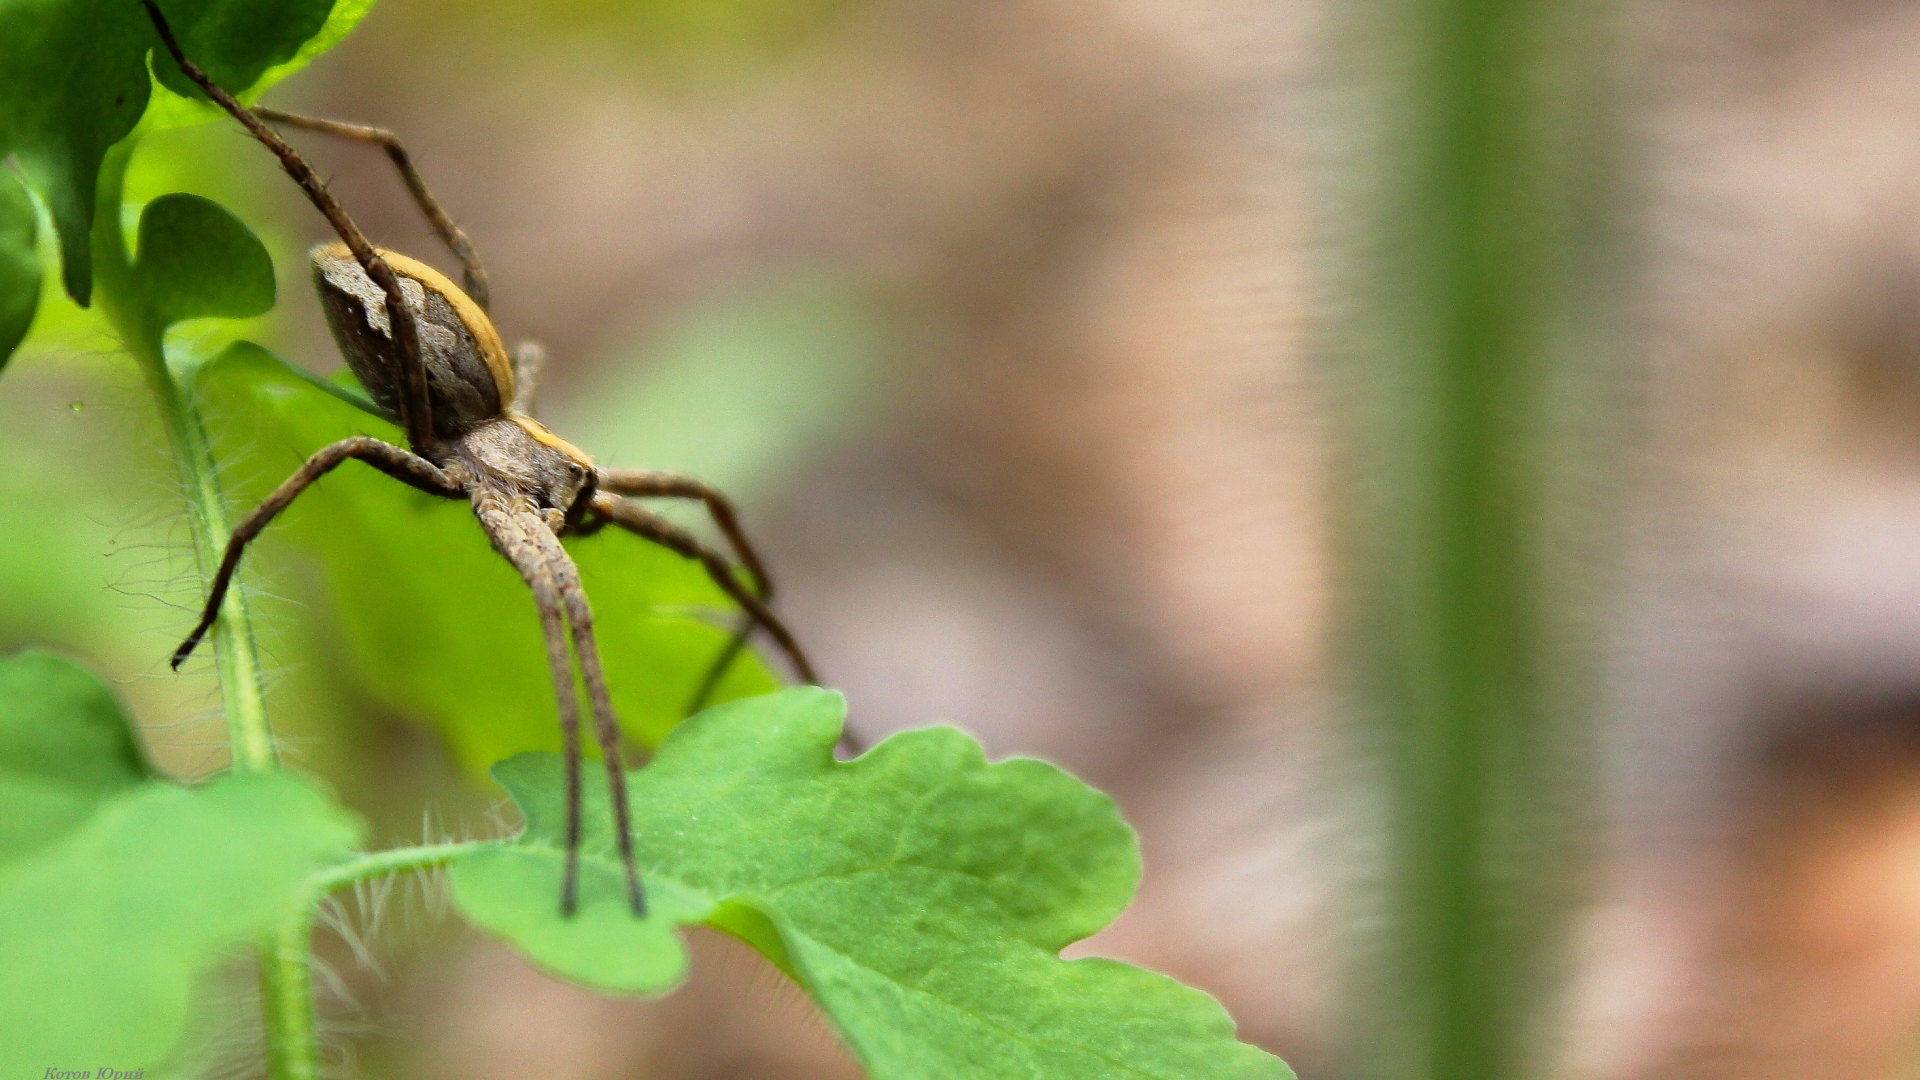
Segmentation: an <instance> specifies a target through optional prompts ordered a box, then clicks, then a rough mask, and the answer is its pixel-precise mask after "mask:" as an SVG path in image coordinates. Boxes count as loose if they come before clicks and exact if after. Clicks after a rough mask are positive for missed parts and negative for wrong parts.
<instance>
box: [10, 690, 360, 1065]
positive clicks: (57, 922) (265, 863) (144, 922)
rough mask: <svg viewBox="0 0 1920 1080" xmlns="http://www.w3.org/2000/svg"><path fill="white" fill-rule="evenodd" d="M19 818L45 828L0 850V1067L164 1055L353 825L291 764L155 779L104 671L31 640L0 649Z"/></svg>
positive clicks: (352, 836)
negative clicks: (215, 971)
mask: <svg viewBox="0 0 1920 1080" xmlns="http://www.w3.org/2000/svg"><path fill="white" fill-rule="evenodd" d="M50 793H51V796H52V798H50V797H49V796H50ZM56 803H57V805H58V807H59V809H58V812H57V813H54V814H52V815H49V814H48V813H47V807H48V806H49V805H54V804H56ZM16 815H22V816H28V817H32V816H36V815H37V817H38V820H41V821H43V822H46V823H48V825H49V827H48V828H46V829H44V830H43V831H41V832H39V833H38V834H29V833H24V832H19V831H16V832H14V833H13V834H11V836H10V839H11V841H12V842H11V843H10V845H9V847H8V849H7V850H6V851H5V852H4V853H0V926H4V927H5V928H6V947H5V948H3V949H0V1076H38V1075H40V1074H41V1073H42V1072H43V1071H45V1070H46V1069H47V1068H48V1067H49V1066H74V1065H79V1064H84V1065H86V1066H88V1067H93V1066H98V1065H110V1066H111V1067H113V1068H116V1069H129V1070H130V1069H137V1068H155V1067H157V1066H159V1065H160V1064H162V1063H163V1062H164V1061H165V1060H166V1058H167V1057H168V1056H169V1055H170V1054H171V1053H173V1052H174V1051H175V1050H176V1048H177V1047H176V1044H177V1043H178V1042H179V1040H180V1037H181V1034H182V1031H183V1029H184V1028H185V1026H186V1025H187V1022H188V1019H189V1013H190V1008H191V1006H192V1003H193V997H194V992H195V990H196V988H197V987H198V986H199V984H200V983H201V981H202V980H203V979H204V977H205V976H206V974H207V973H208V971H209V970H210V969H211V968H212V967H213V966H214V965H216V964H218V963H219V962H220V961H221V959H222V958H223V957H224V956H226V955H228V954H229V953H231V952H232V951H233V949H234V948H235V947H236V946H238V945H241V944H243V943H245V942H248V941H251V940H253V939H254V938H256V937H257V936H258V935H259V934H260V933H262V932H264V931H265V930H266V929H267V928H268V927H269V926H270V925H272V924H273V923H274V922H275V921H276V920H278V919H279V918H282V917H284V916H285V914H286V913H287V910H288V908H289V905H290V904H291V903H292V901H293V898H294V896H295V895H296V891H297V889H298V888H299V886H300V884H301V882H302V881H303V880H304V879H305V878H306V877H307V876H308V875H310V874H312V873H313V872H314V871H316V870H318V869H320V868H321V867H322V866H324V865H326V864H327V863H328V862H330V861H332V860H333V859H335V858H337V857H338V856H339V855H340V854H341V853H342V852H343V851H345V850H346V849H347V848H348V847H349V846H350V845H352V844H353V843H354V842H355V841H356V839H357V832H358V830H357V827H356V826H355V825H354V824H353V823H352V822H351V821H350V820H349V819H348V818H347V817H346V816H345V815H344V814H343V813H342V812H341V811H340V810H339V809H337V808H336V807H334V806H333V805H332V804H331V803H329V802H328V801H327V799H326V798H325V797H324V796H323V795H321V794H320V793H319V792H318V791H315V790H314V789H313V788H312V787H311V786H310V785H308V784H307V783H305V782H303V781H301V780H299V779H297V778H295V777H292V776H289V775H286V774H272V775H257V774H256V775H244V776H230V777H226V778H224V779H221V780H217V781H214V782H213V783H211V784H207V785H205V786H203V787H198V788H183V787H179V786H176V785H174V784H171V783H167V782H165V781H163V780H160V779H156V778H154V777H153V776H152V775H151V774H150V773H149V772H148V770H147V769H146V767H145V765H144V764H143V763H142V761H141V759H140V757H139V754H138V752H137V750H136V749H135V748H134V743H133V736H132V734H131V732H130V731H129V729H128V725H127V722H126V720H125V718H124V716H122V715H121V713H120V710H119V709H118V708H117V707H116V706H115V705H114V703H113V700H112V698H111V696H110V695H109V694H108V692H107V690H106V688H105V687H104V686H103V685H102V684H101V683H100V681H99V680H98V679H97V678H96V677H94V676H93V675H92V674H90V673H88V672H87V671H85V670H84V669H82V668H80V667H79V666H78V665H75V664H73V663H72V662H70V661H66V660H62V659H59V658H57V657H53V656H49V655H47V654H45V653H36V652H27V653H23V654H21V655H19V656H17V657H14V658H13V659H11V660H8V661H6V662H4V663H0V820H8V819H12V818H14V817H15V816H16Z"/></svg>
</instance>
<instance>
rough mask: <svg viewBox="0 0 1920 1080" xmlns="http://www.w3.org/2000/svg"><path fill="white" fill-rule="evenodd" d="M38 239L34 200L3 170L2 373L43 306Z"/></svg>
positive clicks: (0, 249)
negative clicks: (41, 303)
mask: <svg viewBox="0 0 1920 1080" xmlns="http://www.w3.org/2000/svg"><path fill="white" fill-rule="evenodd" d="M39 236H40V224H39V221H38V219H37V217H36V215H35V213H34V209H33V196H32V195H30V194H28V193H27V186H26V185H25V184H23V183H21V181H20V178H19V177H18V176H17V175H15V174H14V173H13V171H12V170H10V169H6V168H0V370H5V369H6V366H7V360H8V358H10V357H11V356H13V350H14V349H16V348H19V346H20V342H21V340H22V339H23V338H25V337H26V336H27V328H28V327H29V326H31V325H33V313H34V311H35V310H36V309H38V308H39V306H40V253H39V250H38V245H39Z"/></svg>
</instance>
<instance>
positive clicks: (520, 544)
mask: <svg viewBox="0 0 1920 1080" xmlns="http://www.w3.org/2000/svg"><path fill="white" fill-rule="evenodd" d="M501 503H502V500H499V499H488V498H484V497H482V498H477V499H475V500H474V510H473V514H474V517H476V518H478V519H479V520H480V527H481V528H482V529H485V530H486V533H487V538H488V539H490V540H492V541H493V548H494V550H495V551H498V552H499V553H500V554H501V556H502V557H504V558H505V559H506V560H507V561H508V562H509V563H512V564H513V568H514V569H515V570H518V571H519V572H520V577H521V578H522V579H523V580H525V581H526V583H527V588H528V589H530V590H532V591H533V606H534V607H535V608H537V609H538V610H539V612H540V629H541V631H542V633H543V634H544V635H545V637H546V641H547V669H548V671H549V673H550V674H551V675H552V677H553V696H554V700H555V701H556V702H557V703H558V704H559V708H560V731H561V734H562V736H563V739H564V743H565V747H566V771H567V854H566V870H565V871H564V873H563V875H562V877H561V881H560V914H561V915H563V916H565V917H567V918H572V917H573V914H574V912H575V911H576V910H578V908H579V905H580V697H579V693H578V692H577V691H576V690H575V689H574V685H573V662H572V660H571V658H570V657H569V655H568V653H567V626H566V613H565V608H564V606H563V604H562V601H561V599H560V585H559V582H558V581H557V580H556V579H555V577H554V574H553V567H552V563H551V561H550V560H549V559H548V558H547V557H546V553H545V552H544V551H543V550H542V549H541V546H540V543H539V540H538V538H537V535H536V533H537V532H539V531H543V530H542V529H541V527H540V526H539V525H538V524H537V523H535V522H534V521H533V519H532V517H531V515H528V514H516V513H513V512H512V511H510V510H507V509H505V508H504V506H502V505H501Z"/></svg>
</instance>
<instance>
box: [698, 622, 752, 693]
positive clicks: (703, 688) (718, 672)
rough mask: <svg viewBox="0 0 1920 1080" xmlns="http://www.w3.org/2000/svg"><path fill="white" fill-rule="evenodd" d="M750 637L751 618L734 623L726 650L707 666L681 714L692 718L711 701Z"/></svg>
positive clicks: (721, 651)
mask: <svg viewBox="0 0 1920 1080" xmlns="http://www.w3.org/2000/svg"><path fill="white" fill-rule="evenodd" d="M752 636H753V619H752V617H751V616H746V617H742V618H741V619H739V620H738V621H736V622H735V623H734V626H733V636H732V637H730V638H728V639H727V646H726V648H724V649H721V650H720V655H719V656H716V657H714V658H713V663H711V664H708V665H707V673H706V674H705V675H703V676H701V677H700V685H699V686H697V687H695V688H694V691H693V696H692V697H690V698H688V699H687V704H686V707H685V708H683V709H681V710H680V711H681V712H682V713H684V714H686V715H687V716H692V715H693V714H694V713H697V712H699V711H700V710H701V709H704V708H706V707H707V702H708V701H711V700H712V699H713V692H714V691H715V690H718V689H719V688H720V680H721V679H723V678H725V677H726V675H727V671H728V669H730V668H732V667H733V662H734V661H735V660H738V659H740V654H741V653H743V652H745V651H746V648H747V639H748V638H751V637H752Z"/></svg>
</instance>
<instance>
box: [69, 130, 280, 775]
mask: <svg viewBox="0 0 1920 1080" xmlns="http://www.w3.org/2000/svg"><path fill="white" fill-rule="evenodd" d="M138 141H139V133H138V132H135V133H134V134H133V135H130V136H128V137H127V138H126V139H124V140H122V141H121V142H120V143H119V144H118V145H117V146H115V147H114V148H113V149H112V150H111V151H109V152H108V154H107V158H106V161H105V163H104V164H103V165H102V166H101V169H100V189H99V190H100V197H99V210H98V212H97V213H96V214H95V215H94V220H93V260H94V295H95V297H96V302H97V303H98V304H99V305H100V309H101V311H102V312H104V313H105V315H106V317H107V321H108V322H109V323H110V324H112V326H113V328H114V330H115V331H117V332H118V333H119V335H120V340H121V343H122V344H123V345H124V346H125V347H126V350H127V351H128V352H129V353H131V354H132V355H133V358H134V359H135V360H136V361H138V362H139V365H140V373H141V375H142V376H144V377H145V379H146V382H147V388H148V390H150V391H151V392H152V393H153V403H154V407H155V408H156V409H157V410H158V411H159V413H160V422H161V424H162V426H164V427H165V428H166V432H167V446H168V449H169V450H170V451H171V452H172V456H173V462H174V468H175V469H176V470H178V472H179V475H180V486H181V488H182V490H183V491H184V492H185V493H186V497H187V519H188V521H190V522H191V523H192V527H193V543H194V555H195V557H196V559H197V561H198V562H199V565H200V573H201V575H202V576H203V577H205V578H207V579H211V578H212V577H213V575H214V572H215V571H216V570H217V569H218V568H219V566H220V557H221V555H222V554H223V553H224V552H225V551H226V547H227V539H228V537H229V536H231V535H232V530H231V528H229V526H228V524H227V507H226V501H225V499H224V497H223V496H222V494H221V491H220V476H219V470H218V468H217V467H216V465H215V463H214V460H213V450H212V448H211V447H210V446H209V445H208V443H207V432H206V428H205V427H204V426H203V425H202V424H201V421H200V414H199V412H198V411H197V410H195V409H194V407H193V403H192V401H191V399H190V398H189V396H188V395H187V394H186V393H184V392H183V391H182V390H181V388H180V385H179V383H177V382H175V381H174V378H173V373H172V372H171V371H170V370H168V368H167V358H166V352H165V349H164V347H163V345H162V340H163V338H164V335H165V333H166V327H165V326H163V325H161V324H160V320H159V319H158V318H157V317H156V316H155V315H154V313H153V310H152V308H151V306H150V305H149V304H148V303H147V300H146V297H145V296H144V295H143V293H142V292H141V290H140V288H139V287H138V285H137V283H136V282H135V281H134V275H133V263H132V259H131V258H130V256H129V254H128V252H127V239H126V230H125V227H124V226H123V224H122V222H121V205H120V199H121V194H122V191H123V188H124V186H125V182H126V175H127V164H128V162H129V161H130V160H131V159H132V157H133V149H134V146H135V145H136V144H137V143H138ZM212 636H213V651H214V659H215V663H216V665H217V667H218V670H219V672H220V693H221V696H222V699H223V703H224V704H225V706H226V714H227V743H228V747H229V750H230V752H231V754H232V757H233V769H234V771H236V772H271V771H272V770H274V769H276V768H278V767H279V759H278V756H277V755H276V754H275V753H274V748H273V729H272V728H271V727H270V726H269V725H268V723H267V705H266V693H265V691H264V689H263V686H262V682H261V676H260V657H259V653H258V652H257V651H256V649H255V648H254V642H253V623H252V620H251V618H250V616H249V615H248V613H247V601H246V590H245V589H229V590H228V591H227V596H226V600H225V601H224V602H223V603H222V604H221V606H220V619H219V621H218V622H215V623H214V624H213V635H212Z"/></svg>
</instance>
